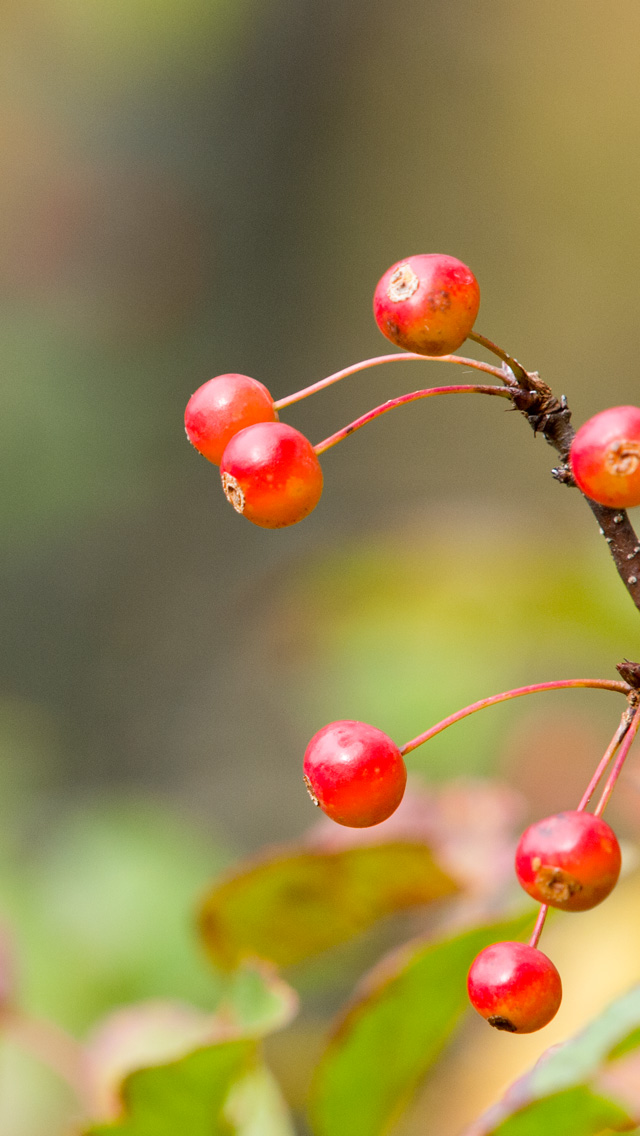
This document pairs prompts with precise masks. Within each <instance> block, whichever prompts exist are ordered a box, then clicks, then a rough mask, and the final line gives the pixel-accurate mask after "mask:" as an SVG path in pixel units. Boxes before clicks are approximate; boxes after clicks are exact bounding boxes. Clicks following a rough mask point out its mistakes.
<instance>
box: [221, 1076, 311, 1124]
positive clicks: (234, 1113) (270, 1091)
mask: <svg viewBox="0 0 640 1136" xmlns="http://www.w3.org/2000/svg"><path fill="white" fill-rule="evenodd" d="M225 1116H226V1117H227V1118H228V1119H229V1120H230V1121H231V1122H232V1123H233V1124H234V1125H235V1127H236V1129H237V1136H295V1131H294V1128H293V1124H292V1121H291V1117H290V1115H289V1110H288V1109H287V1106H286V1104H285V1102H284V1099H283V1097H282V1093H281V1092H280V1087H279V1085H278V1083H277V1081H276V1080H275V1078H274V1077H273V1076H272V1074H271V1073H270V1072H269V1070H268V1069H267V1068H266V1066H264V1065H259V1066H257V1068H256V1069H254V1070H252V1071H251V1072H250V1073H248V1074H247V1076H246V1077H245V1078H244V1079H243V1080H242V1081H239V1082H238V1083H237V1084H236V1085H235V1086H234V1087H233V1089H232V1090H231V1095H230V1097H229V1100H228V1101H227V1104H226V1106H225Z"/></svg>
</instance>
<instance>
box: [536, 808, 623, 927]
mask: <svg viewBox="0 0 640 1136" xmlns="http://www.w3.org/2000/svg"><path fill="white" fill-rule="evenodd" d="M516 874H517V876H518V879H519V881H520V883H521V884H522V886H523V888H524V890H525V891H526V892H528V893H529V895H530V896H533V898H534V899H537V900H538V902H539V903H548V904H550V905H551V906H552V907H560V908H561V909H562V910H563V911H588V910H589V908H590V907H595V906H596V904H598V903H601V902H602V900H603V899H606V897H607V896H608V895H609V892H610V891H612V890H613V888H614V887H615V885H616V881H617V879H618V876H619V875H620V845H619V844H618V841H617V840H616V835H615V833H614V832H613V830H612V829H611V828H609V825H608V824H606V823H605V821H603V820H601V818H600V817H597V816H593V814H592V813H585V812H567V813H558V814H557V816H551V817H547V818H546V819H545V820H539V821H537V822H536V824H532V825H530V827H529V828H528V829H527V830H526V832H524V833H523V834H522V837H521V838H520V843H519V844H518V848H517V851H516Z"/></svg>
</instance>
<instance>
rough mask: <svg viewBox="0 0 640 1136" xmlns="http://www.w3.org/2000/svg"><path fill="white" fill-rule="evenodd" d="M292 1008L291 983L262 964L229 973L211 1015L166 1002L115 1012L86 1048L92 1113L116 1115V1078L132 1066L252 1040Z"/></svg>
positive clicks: (273, 1027) (294, 1007) (258, 1094)
mask: <svg viewBox="0 0 640 1136" xmlns="http://www.w3.org/2000/svg"><path fill="white" fill-rule="evenodd" d="M236 1000H237V1002H236ZM297 1008H298V999H297V996H296V994H295V992H294V991H293V990H292V989H291V987H290V986H288V985H287V984H286V983H285V982H283V981H282V979H281V978H279V977H278V975H277V974H276V973H275V972H274V971H271V970H269V969H267V968H266V967H262V968H261V969H260V971H257V970H256V969H255V968H251V970H250V971H249V972H248V973H245V974H242V975H238V976H236V975H234V976H233V980H232V981H231V982H230V983H229V988H228V996H227V997H226V998H224V999H223V1000H222V1002H221V1003H220V1005H219V1006H218V1009H217V1011H216V1013H215V1014H207V1013H204V1012H203V1011H202V1010H198V1009H196V1008H195V1007H193V1006H189V1005H186V1004H185V1003H181V1002H170V1001H152V1002H145V1003H141V1004H139V1005H135V1006H127V1007H126V1008H124V1009H121V1010H116V1011H115V1012H114V1013H112V1014H110V1015H109V1016H108V1017H107V1018H106V1019H105V1020H104V1021H103V1022H102V1023H100V1025H99V1026H98V1028H97V1029H96V1030H95V1031H94V1033H93V1035H92V1037H91V1038H90V1040H89V1043H88V1046H87V1052H88V1055H89V1068H90V1070H91V1080H92V1086H93V1097H94V1100H95V1112H96V1115H99V1116H101V1117H106V1118H112V1117H114V1116H117V1115H118V1114H119V1112H120V1105H119V1094H120V1087H121V1084H122V1081H123V1079H124V1078H125V1077H127V1076H128V1075H130V1074H132V1073H133V1072H135V1071H136V1070H138V1069H142V1068H146V1067H148V1066H151V1065H154V1066H155V1065H157V1064H165V1063H167V1062H171V1061H176V1060H179V1059H181V1058H183V1057H186V1056H188V1055H189V1054H190V1053H192V1052H193V1051H194V1050H195V1049H199V1048H202V1047H207V1046H211V1045H212V1044H215V1045H218V1044H221V1043H223V1042H228V1041H237V1040H246V1039H257V1038H259V1037H262V1036H263V1035H264V1034H267V1033H271V1032H272V1031H273V1030H276V1029H279V1028H281V1027H282V1026H283V1025H286V1024H287V1023H288V1022H289V1021H290V1020H291V1019H292V1018H293V1017H294V1015H295V1013H296V1011H297ZM261 1084H262V1082H261ZM263 1087H264V1086H263ZM241 1095H242V1094H241ZM245 1095H246V1096H248V1098H249V1099H250V1100H253V1096H256V1101H258V1098H260V1097H261V1096H262V1095H263V1094H262V1091H260V1092H256V1094H253V1093H252V1092H251V1091H250V1090H249V1089H247V1093H246V1094H245ZM267 1095H268V1094H267ZM271 1095H273V1094H271ZM243 1099H244V1098H243ZM260 1107H261V1106H260ZM243 1108H244V1112H246V1113H247V1115H252V1114H253V1113H252V1109H254V1106H253V1105H252V1106H251V1108H249V1105H248V1104H247V1105H246V1106H243ZM255 1108H259V1104H258V1103H256V1104H255ZM240 1111H241V1112H242V1109H241V1110H240ZM244 1112H242V1115H244Z"/></svg>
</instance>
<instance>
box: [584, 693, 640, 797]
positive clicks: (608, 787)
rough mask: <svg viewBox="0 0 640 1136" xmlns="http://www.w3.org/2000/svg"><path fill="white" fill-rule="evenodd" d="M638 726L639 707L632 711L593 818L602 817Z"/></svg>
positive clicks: (639, 719)
mask: <svg viewBox="0 0 640 1136" xmlns="http://www.w3.org/2000/svg"><path fill="white" fill-rule="evenodd" d="M638 726H640V705H638V706H636V707H635V709H634V711H633V716H632V718H631V720H630V722H629V726H628V729H627V732H626V734H625V737H624V741H623V742H622V744H621V745H620V749H619V751H618V756H617V757H616V760H615V761H614V763H613V768H612V770H611V773H610V774H609V776H608V777H607V780H606V782H605V786H604V789H603V790H602V795H601V797H600V800H599V801H598V804H597V805H596V807H595V809H594V810H593V812H594V816H602V814H603V812H604V810H605V809H606V807H607V805H608V803H609V798H610V796H611V794H612V793H613V790H614V788H615V784H616V781H617V780H618V777H619V776H620V774H621V773H622V767H623V765H624V763H625V761H626V760H627V754H628V753H629V750H630V749H631V746H632V743H633V739H634V738H635V736H636V734H637V732H638Z"/></svg>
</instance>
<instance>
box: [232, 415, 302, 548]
mask: <svg viewBox="0 0 640 1136" xmlns="http://www.w3.org/2000/svg"><path fill="white" fill-rule="evenodd" d="M220 473H221V475H222V488H223V489H224V492H225V495H226V497H227V500H228V501H229V502H230V503H231V504H232V505H233V507H234V509H235V510H236V512H237V513H242V514H243V515H244V516H245V517H247V519H248V520H250V521H253V523H254V525H260V526H261V528H263V529H280V528H284V527H285V525H294V524H295V523H296V521H301V520H302V518H303V517H306V516H307V514H308V513H310V512H311V510H312V509H315V507H316V505H317V504H318V501H319V500H320V494H321V493H322V469H321V468H320V462H319V461H318V456H317V454H316V452H315V450H314V448H313V446H312V445H311V442H310V441H309V440H308V439H307V438H305V436H304V434H301V433H300V431H299V430H294V428H293V426H288V425H287V424H286V423H285V422H257V423H256V424H255V425H254V426H247V427H246V429H245V430H240V432H239V433H238V434H234V436H233V438H232V439H231V441H230V442H229V444H228V446H227V448H226V449H225V451H224V454H223V455H222V461H221V463H220Z"/></svg>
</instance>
